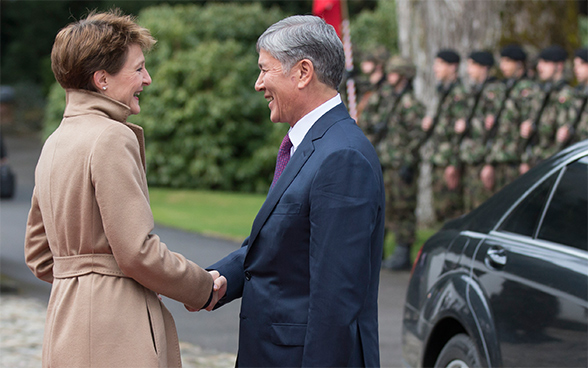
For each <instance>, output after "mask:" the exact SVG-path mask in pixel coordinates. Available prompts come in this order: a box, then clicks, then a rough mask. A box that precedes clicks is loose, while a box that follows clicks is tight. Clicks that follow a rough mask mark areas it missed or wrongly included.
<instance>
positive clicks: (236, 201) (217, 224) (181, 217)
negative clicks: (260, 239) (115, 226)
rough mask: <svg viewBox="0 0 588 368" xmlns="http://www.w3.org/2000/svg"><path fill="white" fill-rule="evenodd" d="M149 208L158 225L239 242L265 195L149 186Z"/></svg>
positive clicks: (248, 229)
mask: <svg viewBox="0 0 588 368" xmlns="http://www.w3.org/2000/svg"><path fill="white" fill-rule="evenodd" d="M149 197H150V199H151V210H152V211H153V217H154V218H155V222H157V223H158V224H161V225H164V226H169V227H173V228H177V229H182V230H187V231H192V232H196V233H199V234H204V235H210V236H215V237H222V238H228V239H233V240H237V241H243V239H245V238H246V237H247V236H248V235H249V232H250V230H251V224H252V223H253V219H254V218H255V215H256V214H257V211H259V208H260V207H261V205H262V204H263V201H264V200H265V194H243V193H228V192H214V191H201V190H179V189H164V188H150V189H149Z"/></svg>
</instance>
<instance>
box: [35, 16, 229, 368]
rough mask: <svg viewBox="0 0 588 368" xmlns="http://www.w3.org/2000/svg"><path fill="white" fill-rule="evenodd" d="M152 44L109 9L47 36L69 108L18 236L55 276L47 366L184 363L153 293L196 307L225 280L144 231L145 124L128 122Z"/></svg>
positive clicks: (39, 266)
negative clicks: (52, 41)
mask: <svg viewBox="0 0 588 368" xmlns="http://www.w3.org/2000/svg"><path fill="white" fill-rule="evenodd" d="M154 43H155V40H154V39H153V38H152V37H151V35H150V33H149V31H148V30H146V29H145V28H141V27H139V26H138V25H137V24H136V23H135V22H134V19H133V18H132V17H130V16H124V15H122V14H121V13H120V11H118V10H113V11H110V12H108V13H94V12H92V13H91V14H90V15H88V17H87V18H86V19H82V20H80V21H78V22H75V23H72V24H70V25H69V26H67V27H66V28H64V29H63V30H61V31H60V33H59V34H58V35H57V37H56V40H55V44H54V45H53V51H52V55H51V61H52V68H53V72H54V74H55V77H56V79H57V81H58V82H59V83H60V84H61V86H62V87H63V88H65V89H66V92H67V106H66V108H65V112H64V117H63V120H62V122H61V124H60V126H59V128H58V129H57V130H56V131H55V132H54V133H53V134H52V135H51V136H50V137H49V138H48V139H47V141H46V143H45V145H44V147H43V150H42V152H41V156H40V158H39V162H38V164H37V168H36V171H35V189H34V192H33V197H32V203H31V210H30V213H29V218H28V223H27V230H26V239H25V257H26V262H27V264H28V266H29V267H30V269H31V270H32V271H33V273H34V274H35V275H36V276H37V277H38V278H40V279H42V280H44V281H47V282H50V283H52V284H53V285H52V290H51V298H50V300H49V305H48V309H47V320H46V325H45V335H44V344H43V367H179V366H181V359H180V350H179V344H178V337H177V332H176V328H175V325H174V321H173V318H172V316H171V314H170V313H169V311H168V310H167V309H166V308H165V306H164V305H163V304H162V303H161V301H160V300H159V298H158V294H162V295H165V296H168V297H170V298H173V299H175V300H178V301H180V302H182V303H184V304H185V305H186V307H187V308H189V309H191V310H194V309H201V308H205V307H207V306H208V304H209V303H211V302H214V303H216V302H215V301H214V299H213V298H214V297H216V296H217V295H216V294H217V293H213V285H214V288H215V289H216V288H218V287H219V286H218V285H220V284H218V282H220V281H219V280H221V279H222V278H221V279H219V280H217V282H216V283H215V282H214V279H215V278H216V277H213V275H211V274H210V273H208V272H206V271H205V270H203V269H202V268H200V267H199V266H198V265H196V264H195V263H193V262H191V261H189V260H187V259H186V258H185V257H183V256H182V255H180V254H177V253H173V252H171V251H170V250H168V248H167V247H166V245H165V244H164V243H162V242H161V240H160V239H159V237H158V236H157V235H154V234H151V231H152V229H153V226H154V224H153V216H152V213H151V209H150V206H149V197H148V190H147V181H146V178H145V154H144V141H143V131H142V129H141V128H140V127H138V126H136V125H133V124H130V123H127V122H126V119H127V117H128V116H129V115H130V114H138V113H139V111H140V106H139V98H138V95H139V93H140V92H141V91H142V90H143V88H144V87H145V86H148V85H149V84H151V78H150V76H149V73H148V72H147V70H146V69H145V59H144V56H143V50H148V49H150V48H151V47H152V45H153V44H154ZM214 276H216V275H214Z"/></svg>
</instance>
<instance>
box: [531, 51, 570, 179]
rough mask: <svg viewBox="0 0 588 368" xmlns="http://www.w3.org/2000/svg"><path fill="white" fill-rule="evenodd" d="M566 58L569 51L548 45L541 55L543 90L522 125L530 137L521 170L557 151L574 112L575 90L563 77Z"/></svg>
mask: <svg viewBox="0 0 588 368" xmlns="http://www.w3.org/2000/svg"><path fill="white" fill-rule="evenodd" d="M566 59H567V52H566V51H565V50H564V49H563V48H562V47H560V46H551V47H548V48H545V49H543V50H541V53H540V54H539V63H538V64H537V73H538V76H539V79H540V80H541V82H542V93H541V94H540V99H535V104H534V105H533V106H532V111H531V117H532V120H527V121H525V122H523V124H521V131H520V133H521V137H522V138H524V139H527V140H528V143H527V145H526V147H525V150H524V151H523V153H522V160H523V165H522V170H521V172H522V173H524V172H526V171H527V170H528V169H529V168H530V167H531V166H533V165H536V164H537V163H538V162H540V161H542V160H544V159H546V158H548V157H549V156H551V155H553V154H554V153H556V152H557V151H558V149H559V147H558V145H557V144H556V141H555V138H556V133H557V130H558V128H560V127H562V126H564V125H566V124H568V122H570V121H572V119H573V116H574V115H575V113H574V108H573V107H574V99H575V98H574V90H573V88H572V87H570V86H569V85H568V84H567V82H566V81H565V80H564V79H563V75H564V66H565V61H566Z"/></svg>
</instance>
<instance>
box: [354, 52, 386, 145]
mask: <svg viewBox="0 0 588 368" xmlns="http://www.w3.org/2000/svg"><path fill="white" fill-rule="evenodd" d="M386 60H387V52H386V51H385V50H383V49H377V50H375V51H374V52H373V53H372V54H370V56H369V57H368V59H366V60H364V62H362V65H361V67H362V71H363V72H364V73H369V82H370V86H371V88H370V89H369V90H367V91H366V92H365V93H364V94H363V95H362V97H361V99H360V101H359V104H358V108H357V111H358V118H357V125H359V127H360V128H361V129H362V130H363V132H364V134H365V135H366V137H367V138H368V139H369V140H370V142H371V143H372V144H373V145H374V146H376V145H377V143H378V141H379V140H380V139H381V138H382V133H383V128H384V127H383V125H382V122H383V120H382V117H381V116H379V115H378V114H379V112H378V110H379V109H380V105H381V104H382V101H383V100H382V91H381V89H382V88H383V87H384V85H385V83H384V81H385V79H386V76H385V72H384V64H385V63H386ZM366 64H367V65H366ZM368 65H372V66H371V67H370V66H368Z"/></svg>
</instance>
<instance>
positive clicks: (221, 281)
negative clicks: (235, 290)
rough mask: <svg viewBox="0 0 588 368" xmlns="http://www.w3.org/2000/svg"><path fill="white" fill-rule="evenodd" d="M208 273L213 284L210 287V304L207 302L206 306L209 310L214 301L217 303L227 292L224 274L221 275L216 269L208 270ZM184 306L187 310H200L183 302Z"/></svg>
mask: <svg viewBox="0 0 588 368" xmlns="http://www.w3.org/2000/svg"><path fill="white" fill-rule="evenodd" d="M208 273H210V275H211V276H212V279H213V280H214V285H213V288H212V299H211V300H210V304H208V307H206V310H207V311H209V312H210V311H211V310H212V309H213V308H214V306H215V305H216V303H218V301H219V300H220V299H221V298H222V297H223V296H225V294H226V292H227V279H226V278H225V277H224V276H221V274H220V273H219V272H218V271H216V270H213V271H208ZM184 307H186V309H187V310H188V311H189V312H197V311H199V310H200V309H194V308H192V307H190V306H188V305H186V304H184Z"/></svg>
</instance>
